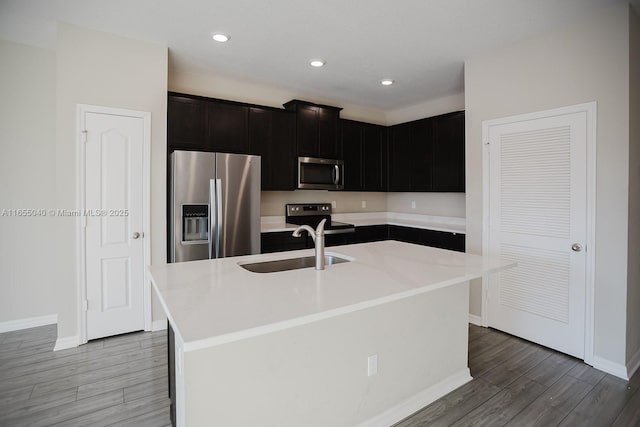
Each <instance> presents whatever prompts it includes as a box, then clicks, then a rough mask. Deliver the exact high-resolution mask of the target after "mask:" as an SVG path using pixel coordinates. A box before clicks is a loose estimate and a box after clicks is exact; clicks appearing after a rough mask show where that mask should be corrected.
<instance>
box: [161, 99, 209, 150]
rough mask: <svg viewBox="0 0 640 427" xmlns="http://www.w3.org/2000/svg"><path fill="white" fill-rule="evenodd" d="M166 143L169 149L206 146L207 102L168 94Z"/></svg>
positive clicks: (199, 148)
mask: <svg viewBox="0 0 640 427" xmlns="http://www.w3.org/2000/svg"><path fill="white" fill-rule="evenodd" d="M167 145H168V147H169V149H170V150H174V149H177V150H179V149H185V148H186V149H195V150H205V149H206V148H207V102H206V101H204V100H200V99H193V98H187V97H182V96H174V95H169V100H168V105H167Z"/></svg>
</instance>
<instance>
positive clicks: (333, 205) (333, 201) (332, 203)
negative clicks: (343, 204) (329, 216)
mask: <svg viewBox="0 0 640 427" xmlns="http://www.w3.org/2000/svg"><path fill="white" fill-rule="evenodd" d="M337 206H338V204H337V203H336V201H335V200H332V201H331V207H332V208H333V209H335V208H336V207H337Z"/></svg>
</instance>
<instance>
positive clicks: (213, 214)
mask: <svg viewBox="0 0 640 427" xmlns="http://www.w3.org/2000/svg"><path fill="white" fill-rule="evenodd" d="M215 205H216V184H215V180H214V179H210V180H209V233H208V236H207V244H208V246H209V259H213V258H217V257H218V256H217V252H216V249H215V241H216V238H215V236H216V234H217V233H216V225H217V222H218V221H217V211H216V209H215Z"/></svg>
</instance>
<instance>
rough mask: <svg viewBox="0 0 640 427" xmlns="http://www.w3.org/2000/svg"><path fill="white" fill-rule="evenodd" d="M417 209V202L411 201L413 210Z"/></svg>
mask: <svg viewBox="0 0 640 427" xmlns="http://www.w3.org/2000/svg"><path fill="white" fill-rule="evenodd" d="M415 208H416V201H415V200H412V201H411V209H415Z"/></svg>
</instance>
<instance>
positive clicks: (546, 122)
mask: <svg viewBox="0 0 640 427" xmlns="http://www.w3.org/2000/svg"><path fill="white" fill-rule="evenodd" d="M586 130H587V113H586V112H577V113H571V114H562V115H557V116H551V117H544V118H538V119H527V120H520V121H513V122H509V123H502V124H496V125H491V126H490V127H489V129H488V135H489V144H490V145H489V165H490V167H489V169H490V171H489V179H490V190H489V193H490V194H489V252H490V254H491V255H498V256H502V257H503V258H505V259H509V260H514V261H517V262H518V266H517V267H516V268H514V269H511V270H508V271H505V272H502V273H499V274H496V275H494V277H492V278H491V279H490V281H489V295H488V298H489V301H488V307H489V310H488V319H487V321H488V324H489V326H491V327H494V328H496V329H500V330H502V331H505V332H508V333H511V334H513V335H516V336H519V337H522V338H525V339H527V340H530V341H534V342H536V343H539V344H542V345H544V346H547V347H551V348H553V349H556V350H559V351H561V352H563V353H567V354H570V355H572V356H575V357H579V358H584V343H585V298H586V257H585V239H586V232H587V228H586V227H587V226H586V215H587V204H586V203H587V202H586V195H587V192H586V191H587V173H586V172H587V169H586V167H587V158H586V153H587V139H586V138H587V133H586Z"/></svg>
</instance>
